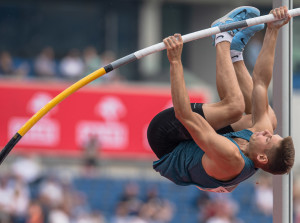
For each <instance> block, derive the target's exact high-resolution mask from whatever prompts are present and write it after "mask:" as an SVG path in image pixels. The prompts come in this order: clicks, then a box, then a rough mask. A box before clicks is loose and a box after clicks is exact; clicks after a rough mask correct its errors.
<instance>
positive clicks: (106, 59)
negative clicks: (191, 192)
mask: <svg viewBox="0 0 300 223" xmlns="http://www.w3.org/2000/svg"><path fill="white" fill-rule="evenodd" d="M101 60H102V63H103V65H107V64H110V63H111V62H113V61H115V60H116V56H115V54H114V52H112V51H105V52H103V53H102V54H101ZM121 80H122V81H123V80H124V77H121V75H120V74H119V70H118V69H116V70H112V71H111V72H109V73H108V74H107V75H104V76H102V77H101V81H102V82H114V83H115V82H120V81H121Z"/></svg>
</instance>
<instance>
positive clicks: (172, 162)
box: [153, 129, 257, 193]
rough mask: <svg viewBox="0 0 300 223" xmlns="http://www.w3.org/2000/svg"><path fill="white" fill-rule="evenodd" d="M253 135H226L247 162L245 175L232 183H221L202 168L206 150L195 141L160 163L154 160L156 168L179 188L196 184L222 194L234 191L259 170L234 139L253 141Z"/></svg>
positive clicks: (241, 175) (167, 155)
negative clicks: (251, 139) (179, 186)
mask: <svg viewBox="0 0 300 223" xmlns="http://www.w3.org/2000/svg"><path fill="white" fill-rule="evenodd" d="M252 134H253V132H251V131H250V130H248V129H244V130H242V131H239V132H230V133H226V134H224V135H223V136H224V137H226V138H228V139H229V140H230V141H232V142H233V143H234V144H235V145H236V146H237V148H238V149H239V151H240V154H241V155H242V157H243V159H244V161H245V166H244V168H243V170H242V171H241V173H240V174H239V175H238V176H237V177H235V178H234V179H232V180H229V181H219V180H216V179H214V178H213V177H211V176H209V175H208V174H207V173H206V172H205V170H204V168H203V166H202V157H203V155H204V151H203V150H202V149H201V148H200V147H199V146H198V145H197V144H196V143H195V142H194V141H193V140H189V141H184V142H182V143H180V144H179V145H178V146H177V147H176V148H175V149H174V150H173V151H172V152H171V153H169V154H166V155H164V156H163V157H162V158H161V159H160V160H157V161H154V162H153V168H154V169H155V170H156V171H157V172H159V173H160V174H161V175H162V176H164V177H166V178H167V179H169V180H171V181H173V182H174V183H175V184H178V185H182V186H187V185H195V186H197V187H198V188H199V189H201V190H205V191H212V192H219V193H228V192H231V191H233V190H234V189H235V188H236V187H237V186H238V184H239V183H240V182H242V181H244V180H246V179H248V178H249V177H251V176H252V175H253V174H254V173H255V172H256V171H257V168H255V166H254V163H253V161H252V160H250V159H249V158H248V157H247V156H245V155H244V153H243V152H242V151H241V149H240V148H239V146H238V144H237V143H236V142H235V141H234V140H233V139H234V138H242V139H245V140H247V141H249V140H250V137H251V135H252Z"/></svg>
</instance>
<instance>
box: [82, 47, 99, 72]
mask: <svg viewBox="0 0 300 223" xmlns="http://www.w3.org/2000/svg"><path fill="white" fill-rule="evenodd" d="M83 60H84V64H85V73H86V75H88V74H90V73H92V72H94V71H95V70H98V69H99V68H100V67H102V66H103V64H102V61H101V58H100V56H99V55H98V52H97V50H96V48H95V47H92V46H89V47H86V48H85V49H84V51H83Z"/></svg>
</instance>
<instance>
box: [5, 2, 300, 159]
mask: <svg viewBox="0 0 300 223" xmlns="http://www.w3.org/2000/svg"><path fill="white" fill-rule="evenodd" d="M289 14H290V15H291V16H292V17H293V16H299V15H300V8H297V9H291V10H289ZM272 21H276V19H275V18H274V16H273V15H272V14H268V15H264V16H258V17H255V18H251V19H247V20H243V21H238V22H233V23H229V24H224V25H220V26H216V27H212V28H207V29H204V30H200V31H197V32H193V33H189V34H186V35H183V36H182V40H183V42H184V43H186V42H190V41H193V40H197V39H200V38H204V37H208V36H212V35H215V34H217V33H221V32H226V31H229V30H233V29H238V28H243V27H248V26H254V25H257V24H261V23H266V22H272ZM164 49H166V47H165V44H164V43H163V42H161V43H157V44H155V45H152V46H149V47H147V48H144V49H142V50H139V51H136V52H134V53H132V54H129V55H127V56H125V57H122V58H120V59H118V60H116V61H114V62H112V63H110V64H108V65H106V66H104V67H102V68H100V69H99V70H96V71H94V72H93V73H91V74H89V75H87V76H86V77H84V78H82V79H81V80H79V81H77V82H76V83H75V84H73V85H72V86H70V87H69V88H67V89H66V90H64V91H63V92H61V93H60V94H59V95H57V96H56V97H55V98H54V99H52V100H51V101H50V102H49V103H48V104H46V105H45V106H44V107H43V108H41V109H40V110H39V111H38V112H37V113H36V114H34V115H33V116H32V117H31V118H30V119H29V120H28V121H27V122H26V123H25V124H24V125H23V126H22V127H21V129H20V130H19V131H18V132H17V133H16V134H15V135H14V136H13V137H12V138H11V140H10V141H9V142H8V143H7V144H6V146H5V147H4V148H3V149H2V151H1V152H0V164H1V163H2V162H3V160H4V159H5V158H6V156H7V155H8V154H9V153H10V151H11V150H12V149H13V148H14V146H15V145H16V144H17V143H18V142H19V141H20V139H21V138H22V137H23V136H24V135H25V134H26V133H27V132H28V131H29V130H30V129H31V128H32V127H33V126H34V125H35V124H36V123H37V122H38V121H39V120H40V119H41V118H42V117H44V116H45V115H46V114H47V113H48V112H49V111H50V110H51V109H52V108H54V107H55V106H56V105H57V104H59V103H60V102H62V101H63V100H64V99H65V98H67V97H68V96H70V95H71V94H73V93H74V92H76V91H77V90H79V89H80V88H82V87H83V86H85V85H87V84H88V83H90V82H92V81H93V80H95V79H97V78H99V77H101V76H103V75H104V74H107V73H109V72H110V71H112V70H115V69H117V68H119V67H121V66H124V65H126V64H128V63H131V62H133V61H135V60H138V59H141V58H143V57H145V56H148V55H150V54H153V53H156V52H159V51H162V50H164Z"/></svg>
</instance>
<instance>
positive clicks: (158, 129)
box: [147, 103, 233, 159]
mask: <svg viewBox="0 0 300 223" xmlns="http://www.w3.org/2000/svg"><path fill="white" fill-rule="evenodd" d="M202 105H203V104H202V103H191V108H192V110H193V112H196V113H198V114H199V115H201V116H202V117H203V118H205V116H204V113H203V109H202ZM228 132H233V129H232V128H231V126H230V125H229V126H226V127H225V128H222V129H220V130H218V131H217V133H219V134H225V133H228ZM147 138H148V142H149V145H150V147H151V149H152V150H153V152H154V153H155V154H156V156H157V157H158V158H159V159H160V158H161V157H163V156H164V155H165V154H168V153H170V152H172V151H173V149H175V148H176V146H177V145H178V144H179V143H181V142H182V141H186V140H192V136H191V135H190V133H189V132H188V131H187V130H186V128H185V127H184V126H183V125H182V124H181V122H180V121H178V119H177V118H176V117H175V112H174V108H173V107H171V108H168V109H166V110H163V111H162V112H160V113H158V114H157V115H156V116H155V117H154V118H153V119H152V121H151V122H150V124H149V126H148V130H147Z"/></svg>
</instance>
